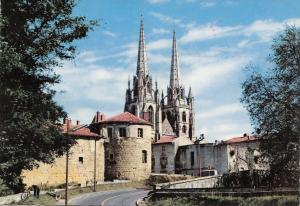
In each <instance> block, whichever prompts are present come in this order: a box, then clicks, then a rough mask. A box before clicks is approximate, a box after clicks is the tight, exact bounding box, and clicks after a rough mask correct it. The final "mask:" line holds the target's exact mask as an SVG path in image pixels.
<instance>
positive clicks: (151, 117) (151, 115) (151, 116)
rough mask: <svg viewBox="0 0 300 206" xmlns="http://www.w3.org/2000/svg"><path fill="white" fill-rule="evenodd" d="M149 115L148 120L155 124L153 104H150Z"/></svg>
mask: <svg viewBox="0 0 300 206" xmlns="http://www.w3.org/2000/svg"><path fill="white" fill-rule="evenodd" d="M148 115H149V117H148V121H149V122H151V123H152V124H153V123H154V113H153V107H152V106H150V107H149V108H148Z"/></svg>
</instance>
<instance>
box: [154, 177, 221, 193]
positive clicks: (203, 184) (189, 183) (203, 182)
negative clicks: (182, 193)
mask: <svg viewBox="0 0 300 206" xmlns="http://www.w3.org/2000/svg"><path fill="white" fill-rule="evenodd" d="M220 177H221V176H209V177H199V178H194V179H189V180H181V181H176V182H169V183H162V184H156V185H155V188H154V189H158V190H159V189H185V188H187V189H192V188H214V187H216V185H217V182H218V180H219V178H220Z"/></svg>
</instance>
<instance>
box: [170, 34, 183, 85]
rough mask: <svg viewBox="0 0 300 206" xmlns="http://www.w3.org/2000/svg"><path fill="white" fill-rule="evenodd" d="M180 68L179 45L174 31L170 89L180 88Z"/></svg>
mask: <svg viewBox="0 0 300 206" xmlns="http://www.w3.org/2000/svg"><path fill="white" fill-rule="evenodd" d="M180 81H181V80H180V68H179V62H178V54H177V45H176V33H175V30H174V31H173V47H172V60H171V74H170V87H171V88H172V89H173V88H179V87H180V85H181V82H180Z"/></svg>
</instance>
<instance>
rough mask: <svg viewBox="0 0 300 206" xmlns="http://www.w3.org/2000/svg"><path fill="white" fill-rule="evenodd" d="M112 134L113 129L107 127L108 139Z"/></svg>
mask: <svg viewBox="0 0 300 206" xmlns="http://www.w3.org/2000/svg"><path fill="white" fill-rule="evenodd" d="M112 132H113V128H111V127H109V128H107V136H108V137H109V138H111V137H112V136H113V135H112Z"/></svg>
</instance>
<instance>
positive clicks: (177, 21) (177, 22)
mask: <svg viewBox="0 0 300 206" xmlns="http://www.w3.org/2000/svg"><path fill="white" fill-rule="evenodd" d="M150 15H151V16H153V17H155V18H157V19H159V20H160V21H162V22H164V23H168V24H175V25H182V24H181V23H182V21H181V20H180V19H176V18H172V17H169V16H167V15H164V14H161V13H157V12H150Z"/></svg>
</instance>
